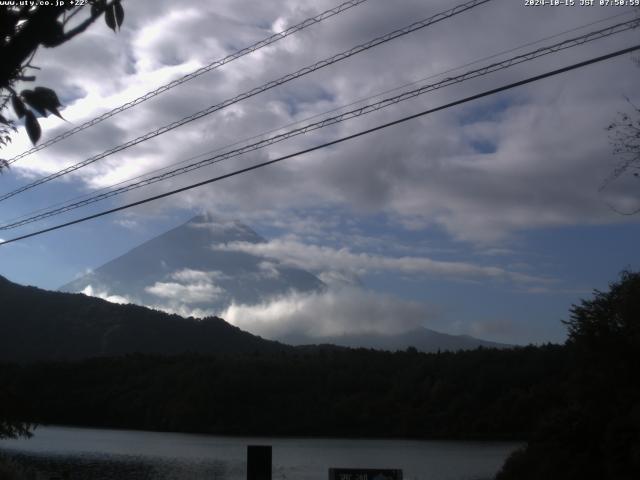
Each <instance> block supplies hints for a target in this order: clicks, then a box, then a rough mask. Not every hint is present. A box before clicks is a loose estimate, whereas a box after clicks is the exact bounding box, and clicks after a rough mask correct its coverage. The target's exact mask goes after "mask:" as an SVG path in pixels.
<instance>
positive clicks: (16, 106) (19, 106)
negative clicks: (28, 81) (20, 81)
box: [11, 95, 27, 118]
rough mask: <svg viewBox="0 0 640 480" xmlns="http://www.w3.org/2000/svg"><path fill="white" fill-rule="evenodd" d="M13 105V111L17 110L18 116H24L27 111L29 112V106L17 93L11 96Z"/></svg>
mask: <svg viewBox="0 0 640 480" xmlns="http://www.w3.org/2000/svg"><path fill="white" fill-rule="evenodd" d="M11 105H12V106H13V111H14V112H16V115H17V116H18V118H22V117H24V115H25V113H27V108H26V107H25V106H24V103H22V100H20V99H19V98H18V96H17V95H12V96H11Z"/></svg>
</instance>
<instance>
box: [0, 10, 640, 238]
mask: <svg viewBox="0 0 640 480" xmlns="http://www.w3.org/2000/svg"><path fill="white" fill-rule="evenodd" d="M630 14H631V15H635V12H634V11H632V10H630V11H626V12H622V13H617V14H615V15H609V16H607V17H604V18H601V19H599V20H595V21H593V22H590V23H586V24H584V25H580V26H578V27H574V28H571V29H568V30H564V31H562V32H559V33H555V34H553V35H549V36H547V37H543V38H540V39H538V40H535V41H532V42H527V43H524V44H521V45H519V46H517V47H513V48H510V49H508V50H502V51H501V52H497V53H494V54H491V55H489V56H486V57H482V58H479V59H477V60H473V61H471V62H467V63H464V64H462V65H458V66H456V67H452V68H449V69H447V70H445V71H443V72H438V73H435V74H431V75H429V76H427V77H423V78H421V79H419V80H414V81H412V82H409V83H405V84H403V85H399V86H397V87H393V88H390V89H387V90H384V91H381V92H378V93H375V94H373V95H369V96H367V97H362V98H359V99H358V100H355V101H353V102H350V103H347V104H344V105H341V106H339V107H335V108H332V109H330V110H325V111H324V112H321V113H317V114H315V115H311V116H309V117H305V118H303V119H300V120H296V121H293V122H290V123H287V124H285V125H282V126H280V127H277V128H273V129H270V130H267V131H263V132H261V133H258V134H255V135H252V136H251V137H246V138H243V139H240V140H237V141H235V142H233V143H231V144H226V145H223V146H221V147H216V148H214V149H211V150H207V151H205V152H202V153H199V154H197V155H194V156H191V157H189V158H186V159H184V160H181V161H180V162H177V163H174V164H171V165H167V166H165V167H161V168H157V169H153V170H149V171H147V172H145V173H142V174H140V175H136V176H135V177H131V178H128V179H126V180H122V181H120V182H117V183H114V184H112V185H109V186H107V187H102V188H99V189H98V190H95V191H94V192H90V193H85V194H82V195H78V196H76V197H74V198H71V199H68V200H64V201H62V202H58V203H55V204H53V205H50V206H48V207H44V208H39V209H37V210H32V211H30V212H26V213H23V214H21V215H18V216H16V217H13V218H10V219H7V220H5V224H8V223H12V222H17V221H19V220H22V219H26V218H31V217H32V216H34V215H36V214H39V213H41V212H45V211H48V210H50V209H53V208H55V207H60V206H63V205H67V204H70V203H71V202H76V201H79V200H82V199H87V198H89V197H94V196H95V195H96V194H97V193H98V192H107V191H108V190H110V189H113V188H115V187H118V186H120V185H124V184H126V183H129V182H133V181H134V180H139V179H142V178H144V177H147V176H149V175H152V174H154V173H158V172H162V171H166V170H169V169H171V168H173V167H176V166H177V165H183V164H185V163H188V162H190V161H192V160H195V159H197V158H200V157H204V156H206V155H210V154H212V153H216V152H219V151H222V150H225V149H228V148H231V147H235V146H236V145H240V144H242V143H245V142H248V141H250V140H255V139H256V138H261V137H264V136H265V135H269V134H271V133H275V132H278V131H280V130H283V129H285V128H288V127H292V126H294V125H299V124H301V123H303V122H307V121H309V120H313V119H315V118H319V117H322V116H324V115H328V114H330V113H334V112H337V111H340V110H343V109H345V108H348V107H352V106H354V105H357V104H359V103H362V102H365V101H368V100H371V99H373V98H377V97H381V96H382V95H385V94H387V93H392V92H397V91H399V90H402V89H403V88H407V87H410V86H413V85H418V84H420V83H422V82H424V81H426V80H430V79H432V78H437V77H441V76H443V75H446V74H447V73H451V72H456V71H458V70H461V69H463V68H465V67H470V66H472V65H476V64H478V63H481V62H484V61H487V60H491V59H494V58H497V57H500V56H502V55H505V54H507V53H511V52H516V51H518V50H522V49H523V48H526V47H529V46H532V45H537V44H540V43H542V42H546V41H547V40H552V39H554V38H558V37H561V36H563V35H566V34H567V33H571V32H575V31H578V30H583V29H585V28H587V27H591V26H593V25H597V24H600V23H604V22H607V21H609V20H612V19H614V18H619V17H624V16H628V15H630ZM5 226H7V225H5ZM2 228H4V227H0V229H2Z"/></svg>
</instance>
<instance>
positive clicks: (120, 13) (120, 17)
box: [113, 0, 124, 28]
mask: <svg viewBox="0 0 640 480" xmlns="http://www.w3.org/2000/svg"><path fill="white" fill-rule="evenodd" d="M113 10H114V12H115V16H116V23H117V24H118V28H120V27H121V26H122V22H123V21H124V8H122V3H121V2H120V0H116V2H115V3H114V4H113Z"/></svg>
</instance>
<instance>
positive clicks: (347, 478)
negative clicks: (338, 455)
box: [329, 468, 402, 480]
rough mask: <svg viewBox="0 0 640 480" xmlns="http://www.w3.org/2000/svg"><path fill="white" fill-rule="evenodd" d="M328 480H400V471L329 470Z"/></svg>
mask: <svg viewBox="0 0 640 480" xmlns="http://www.w3.org/2000/svg"><path fill="white" fill-rule="evenodd" d="M329 480H402V470H397V469H396V470H394V469H379V468H330V469H329Z"/></svg>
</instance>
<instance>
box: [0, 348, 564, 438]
mask: <svg viewBox="0 0 640 480" xmlns="http://www.w3.org/2000/svg"><path fill="white" fill-rule="evenodd" d="M564 363H565V349H564V348H563V347H561V346H552V345H549V346H545V347H526V348H518V349H514V350H494V349H482V348H481V349H478V350H474V351H465V352H458V353H441V354H435V353H433V354H424V353H418V352H395V353H391V352H380V351H374V350H365V349H358V350H352V349H343V348H332V347H313V348H300V349H295V350H294V349H291V350H288V351H281V352H270V353H264V352H262V353H260V352H255V353H254V354H242V355H237V354H224V355H215V356H202V355H181V356H174V357H165V356H149V355H128V356H126V357H116V358H96V359H90V360H85V361H82V362H56V363H51V362H49V363H44V364H43V363H38V364H27V365H22V366H16V365H4V366H0V379H1V381H2V382H3V383H4V384H5V385H11V386H13V387H14V388H15V389H16V391H19V392H20V393H21V395H22V396H23V397H24V398H27V399H28V401H27V402H26V405H27V408H28V412H27V414H26V417H25V418H27V419H29V420H32V421H34V422H37V423H56V424H74V425H86V426H101V427H117V428H135V429H145V430H164V431H186V432H203V433H216V434H239V435H257V434H263V435H322V436H347V437H348V436H367V437H371V436H380V437H417V438H468V439H472V438H500V439H513V438H516V439H520V438H523V437H525V436H526V435H528V433H529V432H530V431H531V429H532V426H533V425H535V424H536V423H537V420H538V417H539V416H540V414H541V412H544V411H546V410H549V409H551V408H554V406H557V401H558V398H557V391H558V389H559V387H560V384H561V382H562V379H563V365H564Z"/></svg>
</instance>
